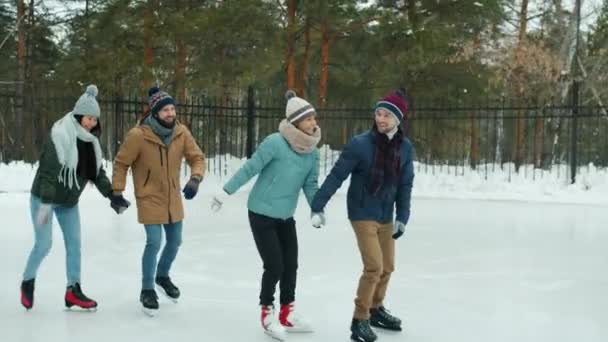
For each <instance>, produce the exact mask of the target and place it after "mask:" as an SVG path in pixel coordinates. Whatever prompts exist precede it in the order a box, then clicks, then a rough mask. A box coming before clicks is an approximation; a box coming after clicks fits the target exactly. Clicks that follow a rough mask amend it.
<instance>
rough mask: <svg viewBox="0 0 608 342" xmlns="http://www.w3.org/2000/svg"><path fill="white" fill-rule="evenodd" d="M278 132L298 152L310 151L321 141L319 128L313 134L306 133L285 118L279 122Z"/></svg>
mask: <svg viewBox="0 0 608 342" xmlns="http://www.w3.org/2000/svg"><path fill="white" fill-rule="evenodd" d="M279 133H280V134H281V135H282V136H283V138H285V139H286V140H287V142H289V145H291V148H292V149H293V150H294V151H296V152H298V153H312V152H313V151H314V150H315V148H317V144H318V143H319V141H321V128H319V127H317V129H316V130H315V133H314V134H313V135H308V134H306V133H304V132H302V131H300V130H299V129H297V128H296V126H294V125H292V124H291V123H290V122H289V121H287V120H286V119H285V120H283V121H281V123H280V124H279Z"/></svg>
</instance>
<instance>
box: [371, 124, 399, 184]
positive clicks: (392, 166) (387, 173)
mask: <svg viewBox="0 0 608 342" xmlns="http://www.w3.org/2000/svg"><path fill="white" fill-rule="evenodd" d="M372 132H373V135H374V143H375V145H376V149H375V153H374V165H373V166H372V171H371V174H370V176H371V180H370V182H369V184H368V190H369V192H370V193H371V194H373V195H377V194H378V191H379V190H380V189H382V188H383V186H396V185H397V182H398V180H399V172H400V171H401V170H400V168H401V163H400V161H401V143H402V142H403V132H402V130H401V128H399V130H397V133H395V136H393V139H390V140H389V139H388V136H387V135H386V134H383V133H380V132H378V128H377V127H376V125H375V124H374V128H373V129H372Z"/></svg>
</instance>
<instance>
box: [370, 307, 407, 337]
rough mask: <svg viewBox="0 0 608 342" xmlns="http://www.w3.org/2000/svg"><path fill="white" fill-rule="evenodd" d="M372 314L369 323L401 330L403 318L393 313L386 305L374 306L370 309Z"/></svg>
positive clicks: (388, 328) (378, 326)
mask: <svg viewBox="0 0 608 342" xmlns="http://www.w3.org/2000/svg"><path fill="white" fill-rule="evenodd" d="M369 313H370V314H371V316H370V318H369V323H370V324H371V325H372V326H373V327H376V328H382V329H386V330H392V331H401V320H400V319H399V318H397V317H395V316H393V315H391V314H390V313H389V312H388V310H386V308H385V307H384V306H380V307H378V308H372V309H371V310H369Z"/></svg>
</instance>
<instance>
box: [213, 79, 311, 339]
mask: <svg viewBox="0 0 608 342" xmlns="http://www.w3.org/2000/svg"><path fill="white" fill-rule="evenodd" d="M286 98H287V106H286V110H285V116H286V118H285V119H284V120H283V121H281V123H280V124H279V131H278V132H277V133H274V134H271V135H269V136H268V137H266V138H265V139H264V141H262V143H261V144H260V146H259V147H258V149H257V150H256V152H255V153H254V155H253V156H252V157H251V159H249V160H248V161H247V162H246V163H245V164H244V165H243V166H242V167H241V168H240V169H239V170H238V171H237V172H236V174H235V175H234V176H233V177H232V178H231V179H230V180H229V181H228V182H227V183H226V184H225V185H224V192H225V193H226V194H228V195H231V194H233V193H235V192H236V191H237V190H238V189H239V188H240V187H241V186H243V185H244V184H245V183H247V182H248V181H249V180H250V179H251V178H253V177H254V176H256V175H258V178H257V181H256V183H255V185H254V186H253V189H252V190H251V193H250V194H249V201H248V204H247V207H248V209H249V223H250V225H251V230H252V232H253V238H254V240H255V244H256V247H257V249H258V252H259V254H260V257H261V259H262V261H263V263H264V273H263V275H262V287H261V291H260V297H259V298H260V302H259V304H260V307H261V321H262V327H263V328H264V331H265V332H266V333H267V334H269V335H271V336H272V337H274V338H276V339H279V340H284V339H285V334H286V332H310V331H312V329H311V326H310V324H309V323H308V322H306V321H305V320H304V319H302V318H301V316H299V315H297V314H296V312H295V311H294V302H295V288H296V275H297V268H298V239H297V234H296V222H295V220H294V219H293V215H294V212H295V209H296V206H297V204H298V197H299V195H300V190H303V191H304V194H305V196H306V199H307V200H308V203H309V204H310V203H311V201H312V199H313V197H314V195H315V193H316V192H317V190H318V183H317V178H318V175H319V150H318V148H317V144H318V143H319V140H320V139H321V130H320V128H319V127H318V126H317V122H316V120H315V115H316V112H315V109H314V108H313V106H312V105H311V104H310V103H308V102H307V101H306V100H304V99H302V98H299V97H297V96H296V94H295V92H293V91H288V92H287V93H286ZM224 197H225V196H224V194H221V195H219V196H216V197H214V199H213V202H212V209H213V210H214V211H217V210H219V209H220V208H221V206H222V203H223V201H224V199H223V198H224ZM279 282H280V292H281V295H280V304H281V307H280V312H279V314H278V317H276V316H275V311H274V293H275V290H276V285H277V283H279ZM277 318H278V319H277Z"/></svg>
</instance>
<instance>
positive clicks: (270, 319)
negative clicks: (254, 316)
mask: <svg viewBox="0 0 608 342" xmlns="http://www.w3.org/2000/svg"><path fill="white" fill-rule="evenodd" d="M261 319H262V327H263V328H264V333H265V334H266V335H268V336H270V337H272V338H274V339H275V340H279V341H285V339H286V338H287V334H286V332H285V328H284V327H283V326H282V325H281V323H279V320H278V319H277V317H276V316H275V313H274V307H273V306H272V305H268V306H262V316H261Z"/></svg>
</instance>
